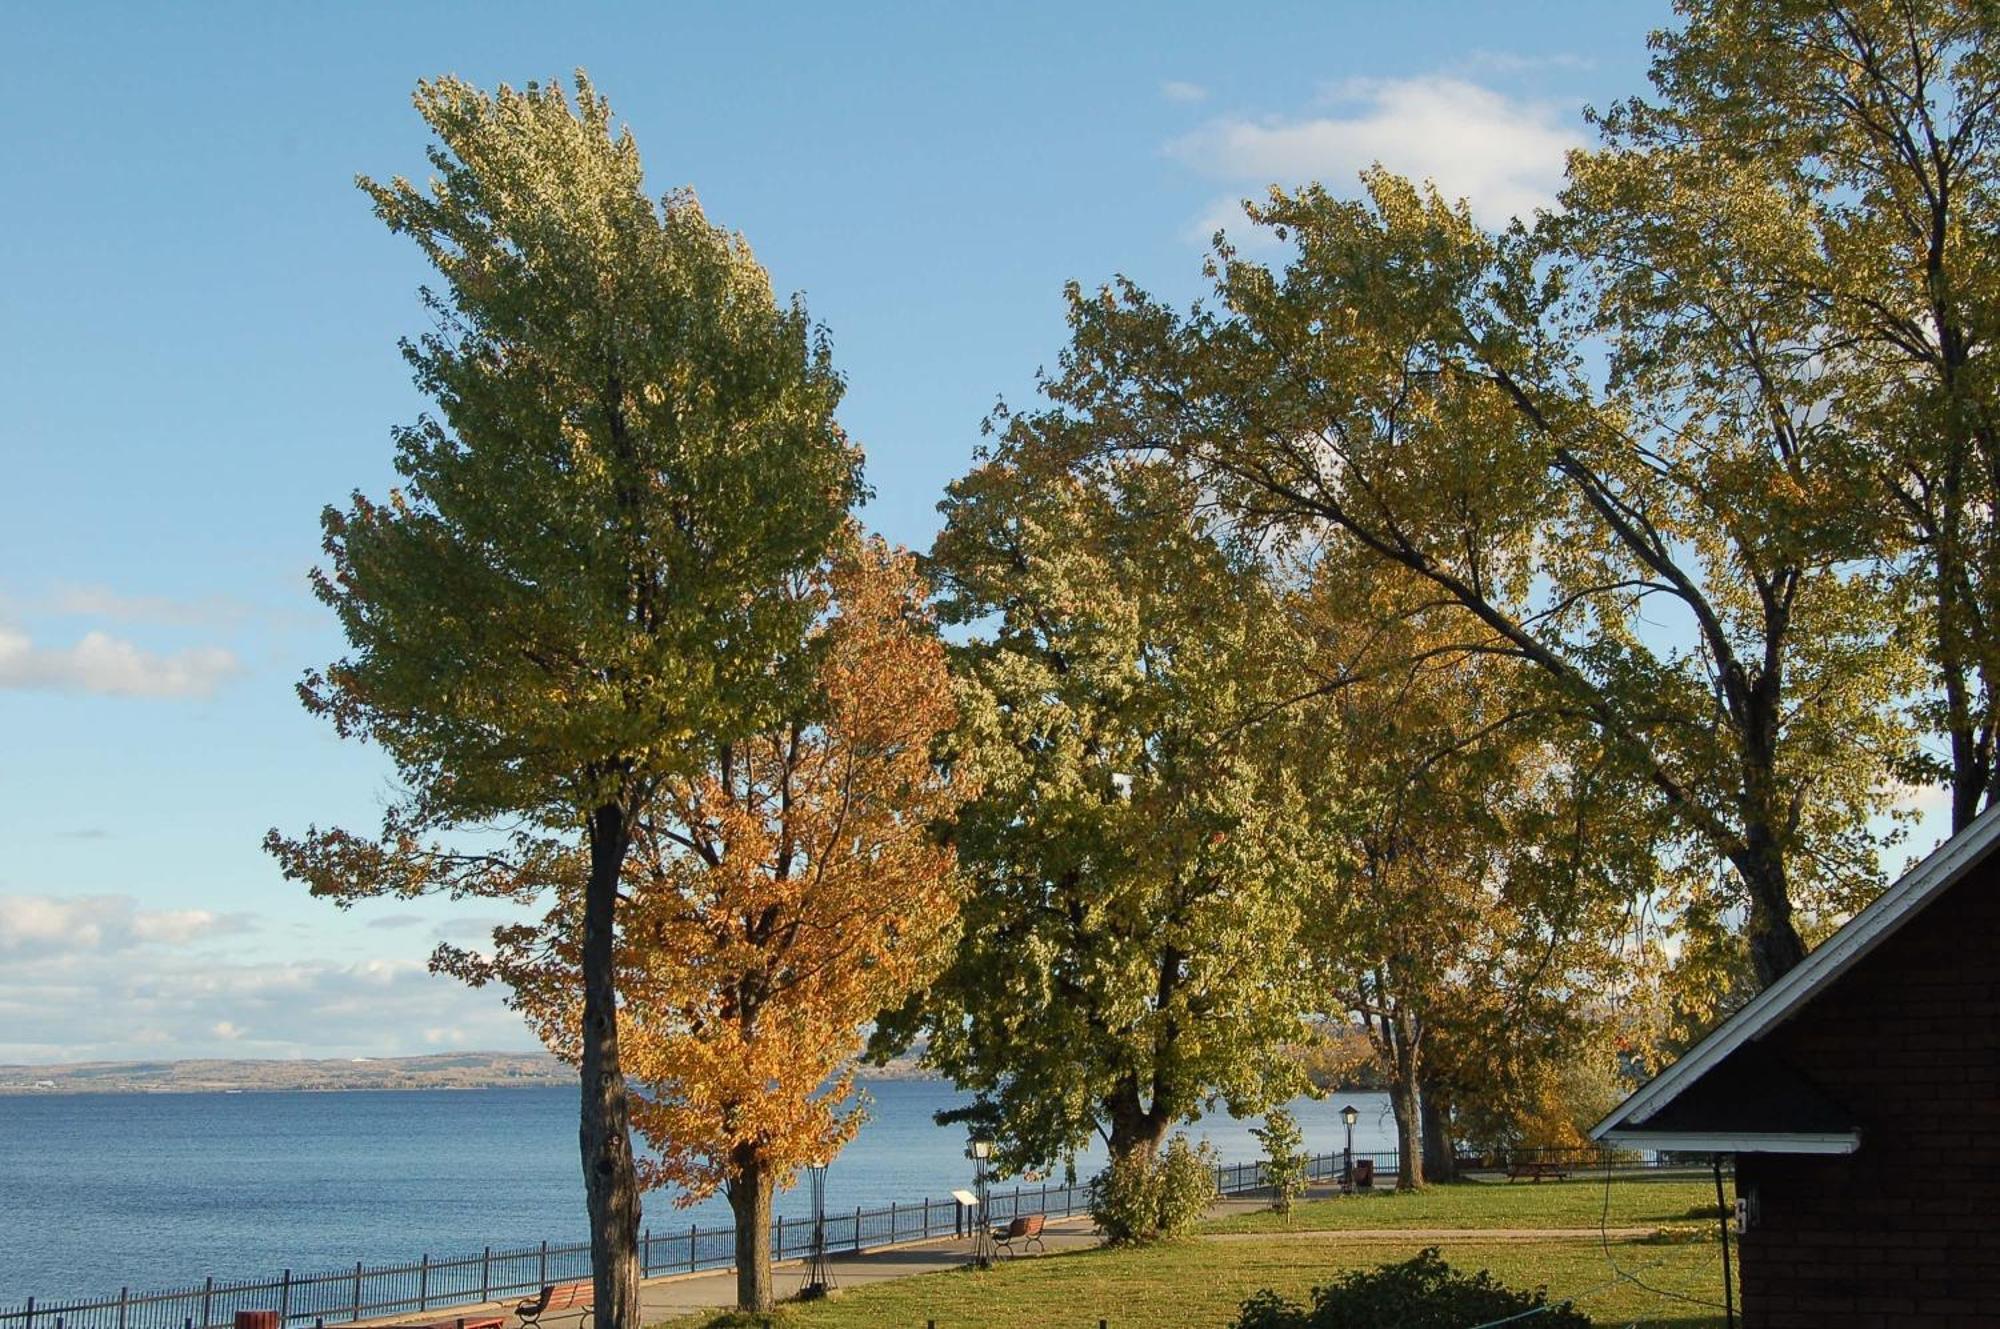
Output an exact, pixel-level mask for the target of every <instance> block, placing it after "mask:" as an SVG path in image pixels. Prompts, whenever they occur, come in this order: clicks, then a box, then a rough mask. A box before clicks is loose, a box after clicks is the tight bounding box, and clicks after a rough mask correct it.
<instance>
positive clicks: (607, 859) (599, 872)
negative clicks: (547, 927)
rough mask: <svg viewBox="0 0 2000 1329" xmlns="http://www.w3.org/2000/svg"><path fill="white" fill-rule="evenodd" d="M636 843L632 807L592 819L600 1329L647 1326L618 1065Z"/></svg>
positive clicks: (589, 1166) (589, 897)
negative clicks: (623, 896) (628, 816)
mask: <svg viewBox="0 0 2000 1329" xmlns="http://www.w3.org/2000/svg"><path fill="white" fill-rule="evenodd" d="M630 845H631V831H630V829H629V827H628V826H627V825H626V822H625V810H624V809H623V808H622V807H619V806H617V805H616V804H608V805H606V806H604V807H601V808H598V809H597V810H596V811H595V812H593V813H591V815H590V884H589V886H588V887H587V888H586V890H585V894H584V905H583V1046H582V1056H581V1058H580V1060H581V1063H582V1078H583V1119H582V1128H581V1130H580V1131H579V1138H580V1142H581V1144H582V1146H583V1189H584V1198H585V1201H586V1204H587V1207H588V1209H589V1213H590V1265H591V1276H592V1282H593V1283H594V1284H595V1287H596V1294H597V1295H596V1300H595V1302H594V1303H593V1306H594V1309H593V1318H594V1322H595V1324H596V1329H640V1324H639V1182H638V1176H637V1173H636V1170H635V1169H634V1168H633V1165H632V1128H631V1117H630V1113H629V1111H628V1109H627V1104H626V1099H625V1074H624V1071H623V1069H622V1068H621V1067H620V1066H619V1064H618V996H617V992H618V989H617V974H616V970H615V968H614V966H613V948H612V939H613V937H614V935H615V932H616V925H617V909H618V880H619V875H620V873H621V872H622V871H623V869H624V866H625V853H626V850H627V849H628V848H629V847H630Z"/></svg>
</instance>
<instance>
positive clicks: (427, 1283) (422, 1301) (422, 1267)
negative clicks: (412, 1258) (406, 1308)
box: [417, 1251, 431, 1314]
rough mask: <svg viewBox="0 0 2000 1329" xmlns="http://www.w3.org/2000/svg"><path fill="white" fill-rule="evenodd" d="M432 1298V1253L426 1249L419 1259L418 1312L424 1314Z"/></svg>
mask: <svg viewBox="0 0 2000 1329" xmlns="http://www.w3.org/2000/svg"><path fill="white" fill-rule="evenodd" d="M430 1300H431V1253H430V1252H429V1251H425V1252H424V1255H423V1258H422V1259H420V1260H418V1261H417V1312H418V1314H422V1313H423V1310H424V1308H425V1307H426V1306H428V1305H430Z"/></svg>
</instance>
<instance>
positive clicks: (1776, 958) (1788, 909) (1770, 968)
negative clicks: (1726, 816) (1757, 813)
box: [1730, 823, 1806, 989]
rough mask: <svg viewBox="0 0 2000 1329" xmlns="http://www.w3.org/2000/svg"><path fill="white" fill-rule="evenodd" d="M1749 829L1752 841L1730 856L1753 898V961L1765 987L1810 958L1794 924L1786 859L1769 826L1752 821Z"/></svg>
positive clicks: (1760, 982) (1751, 904) (1750, 936)
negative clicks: (1772, 836)
mask: <svg viewBox="0 0 2000 1329" xmlns="http://www.w3.org/2000/svg"><path fill="white" fill-rule="evenodd" d="M1749 829H1750V837H1749V838H1750V843H1749V844H1748V845H1747V846H1746V847H1745V848H1744V849H1743V850H1742V851H1741V852H1739V853H1736V854H1732V855H1730V859H1731V861H1732V862H1733V863H1734V865H1735V867H1736V871H1737V874H1738V875H1739V876H1741V877H1742V879H1743V886H1744V890H1745V891H1746V893H1747V894H1748V895H1749V897H1750V920H1749V927H1748V932H1749V940H1750V963H1751V965H1752V966H1753V967H1754V968H1755V969H1756V971H1757V986H1758V987H1759V988H1760V989H1762V988H1768V987H1770V986H1771V984H1773V983H1775V982H1777V981H1778V980H1779V979H1780V978H1783V977H1784V976H1785V975H1786V974H1788V973H1790V972H1791V971H1792V970H1793V969H1795V968H1797V967H1798V964H1799V962H1800V961H1801V960H1804V959H1805V958H1806V944H1805V942H1804V941H1803V940H1802V939H1801V938H1800V937H1799V930H1798V928H1797V927H1796V926H1794V925H1793V923H1792V898H1791V896H1790V895H1789V894H1788V893H1787V883H1786V881H1785V861H1784V858H1783V856H1782V855H1781V854H1780V852H1779V851H1778V848H1777V846H1776V845H1775V844H1774V843H1773V842H1772V838H1771V834H1770V831H1769V829H1768V828H1767V827H1765V826H1763V825H1760V824H1757V823H1752V824H1751V826H1750V828H1749Z"/></svg>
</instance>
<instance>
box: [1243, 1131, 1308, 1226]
mask: <svg viewBox="0 0 2000 1329" xmlns="http://www.w3.org/2000/svg"><path fill="white" fill-rule="evenodd" d="M1250 1133H1251V1134H1252V1135H1254V1136H1256V1137H1257V1138H1258V1139H1259V1140H1261V1141H1263V1143H1264V1179H1265V1180H1266V1181H1268V1182H1269V1183H1270V1184H1271V1207H1272V1208H1273V1209H1275V1210H1277V1211H1278V1212H1279V1213H1281V1214H1283V1215H1285V1216H1286V1217H1287V1218H1290V1217H1291V1213H1292V1203H1293V1202H1294V1201H1295V1200H1297V1199H1298V1198H1299V1197H1300V1196H1301V1195H1304V1194H1305V1193H1306V1149H1305V1143H1306V1141H1305V1136H1304V1135H1302V1134H1301V1133H1300V1132H1299V1123H1298V1120H1297V1118H1295V1117H1293V1116H1292V1114H1291V1113H1289V1112H1287V1111H1285V1110H1284V1109H1283V1108H1272V1109H1271V1110H1270V1111H1269V1112H1267V1113H1265V1114H1264V1124H1263V1125H1262V1126H1253V1127H1252V1128H1251V1130H1250Z"/></svg>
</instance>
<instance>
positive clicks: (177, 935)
mask: <svg viewBox="0 0 2000 1329" xmlns="http://www.w3.org/2000/svg"><path fill="white" fill-rule="evenodd" d="M252 926H254V923H253V920H252V919H251V918H250V917H249V916H247V915H244V914H218V913H215V912H213V911H211V910H207V909H141V908H139V907H138V905H137V904H136V903H135V902H134V901H133V900H132V898H131V897H130V896H128V895H79V896H51V895H0V955H28V956H34V957H38V958H61V957H67V956H73V955H78V954H86V953H106V952H116V951H128V950H131V949H133V948H135V947H138V946H148V945H158V946H185V945H186V944H188V943H189V942H191V941H197V940H200V939H201V938H204V937H212V936H220V935H224V934H227V933H233V932H244V931H247V930H249V929H250V928H251V927H252Z"/></svg>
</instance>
